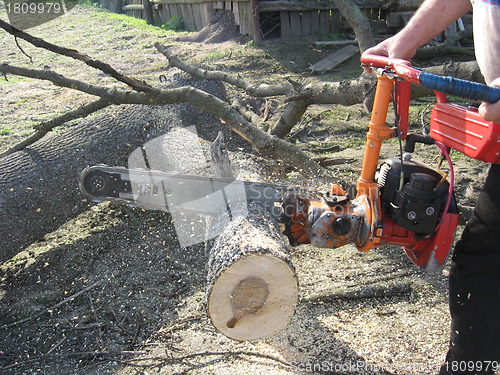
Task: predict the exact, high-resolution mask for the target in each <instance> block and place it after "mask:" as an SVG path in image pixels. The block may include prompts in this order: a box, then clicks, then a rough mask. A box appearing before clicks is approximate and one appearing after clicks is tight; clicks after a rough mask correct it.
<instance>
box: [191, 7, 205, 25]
mask: <svg viewBox="0 0 500 375" xmlns="http://www.w3.org/2000/svg"><path fill="white" fill-rule="evenodd" d="M190 6H191V11H192V12H193V20H194V25H195V30H196V31H198V30H201V29H202V28H203V26H202V22H201V9H200V4H190Z"/></svg>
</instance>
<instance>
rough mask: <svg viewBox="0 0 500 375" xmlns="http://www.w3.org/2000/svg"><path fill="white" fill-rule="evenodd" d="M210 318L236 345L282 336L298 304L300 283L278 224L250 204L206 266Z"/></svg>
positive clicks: (221, 237)
mask: <svg viewBox="0 0 500 375" xmlns="http://www.w3.org/2000/svg"><path fill="white" fill-rule="evenodd" d="M208 268H209V269H208V293H207V305H208V306H207V307H208V315H209V316H210V319H211V321H212V324H213V325H214V326H215V328H216V329H217V330H219V331H220V332H221V333H223V334H224V335H226V336H227V337H229V338H231V339H234V340H238V341H255V340H259V339H263V338H266V337H269V336H272V335H274V334H276V333H278V332H280V331H281V330H282V329H283V328H285V326H286V325H287V324H288V322H289V321H290V318H291V317H292V315H293V314H294V311H295V308H296V306H297V303H298V282H297V277H296V274H295V269H294V267H293V265H292V264H291V261H290V255H289V253H288V248H287V247H286V245H285V243H284V241H283V239H282V236H281V233H280V230H279V226H278V225H277V223H276V222H275V221H274V219H272V218H271V217H270V216H269V215H268V214H267V213H265V212H264V210H263V209H261V208H260V207H258V206H256V205H250V206H248V213H247V215H244V216H242V215H240V216H237V217H236V218H234V219H233V220H232V221H231V223H230V224H229V225H228V227H227V228H226V229H225V231H224V233H222V235H221V236H220V237H219V238H218V239H217V240H216V242H215V244H214V247H213V248H212V250H211V252H210V259H209V265H208Z"/></svg>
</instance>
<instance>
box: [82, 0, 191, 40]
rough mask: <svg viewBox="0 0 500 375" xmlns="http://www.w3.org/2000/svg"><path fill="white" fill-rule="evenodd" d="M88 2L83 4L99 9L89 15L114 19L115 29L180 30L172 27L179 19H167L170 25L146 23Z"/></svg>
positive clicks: (157, 32) (165, 33)
mask: <svg viewBox="0 0 500 375" xmlns="http://www.w3.org/2000/svg"><path fill="white" fill-rule="evenodd" d="M89 3H90V2H89ZM89 3H84V4H83V5H84V6H89V7H92V8H93V9H98V10H99V11H98V12H95V13H94V14H92V15H91V16H90V17H91V18H93V19H98V20H111V21H115V22H116V25H115V30H128V29H134V30H140V31H147V32H153V33H155V34H159V35H172V34H175V33H176V32H178V31H181V30H180V29H174V27H178V25H179V20H174V21H173V20H171V21H169V22H171V23H172V24H171V25H169V23H168V22H167V23H166V24H164V25H148V24H147V22H146V21H145V20H143V19H139V18H135V17H131V16H127V15H126V14H118V13H113V12H110V11H108V10H107V9H102V8H99V7H97V6H96V5H95V4H89ZM181 21H182V17H181Z"/></svg>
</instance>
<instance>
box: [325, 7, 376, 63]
mask: <svg viewBox="0 0 500 375" xmlns="http://www.w3.org/2000/svg"><path fill="white" fill-rule="evenodd" d="M333 1H334V3H335V4H336V5H337V7H338V8H339V10H340V13H342V15H343V16H344V17H345V18H346V19H347V22H349V25H351V27H352V29H353V30H354V33H355V34H356V39H357V40H358V44H359V50H360V51H361V53H363V51H365V50H366V49H368V48H370V47H373V46H374V45H375V39H374V38H373V34H372V30H371V27H370V22H369V21H368V18H366V17H365V15H364V14H363V13H362V12H361V10H360V9H359V7H358V6H357V5H356V3H355V2H354V1H353V0H333Z"/></svg>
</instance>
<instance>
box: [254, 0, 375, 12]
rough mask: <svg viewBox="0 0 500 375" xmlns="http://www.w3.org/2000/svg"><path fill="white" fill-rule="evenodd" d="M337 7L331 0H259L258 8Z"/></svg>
mask: <svg viewBox="0 0 500 375" xmlns="http://www.w3.org/2000/svg"><path fill="white" fill-rule="evenodd" d="M371 8H376V9H377V8H379V6H375V5H363V6H361V9H371ZM323 9H338V8H337V6H336V5H335V3H334V2H333V1H261V2H259V10H260V11H261V12H280V11H284V10H290V11H292V10H295V11H302V10H323Z"/></svg>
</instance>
